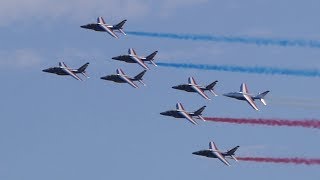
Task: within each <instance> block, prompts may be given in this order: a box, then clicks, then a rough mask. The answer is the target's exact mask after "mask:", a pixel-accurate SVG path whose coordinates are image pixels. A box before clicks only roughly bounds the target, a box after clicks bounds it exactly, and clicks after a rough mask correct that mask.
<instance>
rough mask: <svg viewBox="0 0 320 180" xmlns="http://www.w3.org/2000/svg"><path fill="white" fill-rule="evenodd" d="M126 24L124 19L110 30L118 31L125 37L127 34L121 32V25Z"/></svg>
mask: <svg viewBox="0 0 320 180" xmlns="http://www.w3.org/2000/svg"><path fill="white" fill-rule="evenodd" d="M126 22H127V20H126V19H125V20H123V21H121V22H120V23H118V24H116V25H114V26H113V28H112V29H114V30H118V31H120V32H121V33H122V34H123V35H127V34H126V33H125V32H124V31H123V25H124V23H126Z"/></svg>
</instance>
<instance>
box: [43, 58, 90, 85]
mask: <svg viewBox="0 0 320 180" xmlns="http://www.w3.org/2000/svg"><path fill="white" fill-rule="evenodd" d="M88 65H89V63H86V64H84V65H83V66H81V67H80V68H78V69H71V68H69V67H68V66H67V65H66V64H65V63H64V62H59V66H58V67H51V68H48V69H44V70H42V71H43V72H47V73H53V74H57V75H70V76H72V77H73V78H75V79H77V80H79V81H82V79H81V78H80V77H79V76H78V75H77V74H82V75H84V76H85V77H87V78H89V76H88V75H87V73H86V68H87V67H88Z"/></svg>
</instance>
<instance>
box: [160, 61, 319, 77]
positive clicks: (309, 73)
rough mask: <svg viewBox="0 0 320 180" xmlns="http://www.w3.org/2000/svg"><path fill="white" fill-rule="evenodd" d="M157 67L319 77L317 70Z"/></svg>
mask: <svg viewBox="0 0 320 180" xmlns="http://www.w3.org/2000/svg"><path fill="white" fill-rule="evenodd" d="M157 65H158V66H163V67H173V68H182V69H199V70H212V71H226V72H240V73H250V74H267V75H287V76H304V77H320V71H319V70H311V69H309V70H307V69H285V68H274V67H262V66H260V67H258V66H256V67H243V66H236V65H208V64H186V63H164V62H158V63H157Z"/></svg>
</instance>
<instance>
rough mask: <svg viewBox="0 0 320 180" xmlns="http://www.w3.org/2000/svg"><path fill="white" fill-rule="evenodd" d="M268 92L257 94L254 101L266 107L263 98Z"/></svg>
mask: <svg viewBox="0 0 320 180" xmlns="http://www.w3.org/2000/svg"><path fill="white" fill-rule="evenodd" d="M269 92H270V91H265V92H263V93H259V94H258V95H257V96H256V97H255V98H254V99H259V100H260V101H261V102H262V104H264V105H267V102H266V100H265V99H264V97H265V96H266V95H267V94H268V93H269Z"/></svg>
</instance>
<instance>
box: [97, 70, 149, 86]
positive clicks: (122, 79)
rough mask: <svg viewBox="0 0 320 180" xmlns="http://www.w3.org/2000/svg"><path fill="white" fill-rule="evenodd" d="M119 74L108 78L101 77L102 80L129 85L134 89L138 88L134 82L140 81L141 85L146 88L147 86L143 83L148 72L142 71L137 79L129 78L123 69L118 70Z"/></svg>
mask: <svg viewBox="0 0 320 180" xmlns="http://www.w3.org/2000/svg"><path fill="white" fill-rule="evenodd" d="M116 72H117V74H112V75H108V76H104V77H101V78H100V79H104V80H108V81H113V82H117V83H128V84H130V85H131V86H132V87H134V88H138V86H137V85H136V84H135V83H134V82H133V81H139V82H140V83H141V84H143V85H144V86H146V84H145V83H144V82H143V81H142V77H143V75H144V74H145V73H146V72H147V70H144V71H142V72H141V73H139V74H138V75H136V76H135V77H133V78H131V77H129V76H127V75H126V74H125V73H124V72H123V71H122V69H117V71H116Z"/></svg>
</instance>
